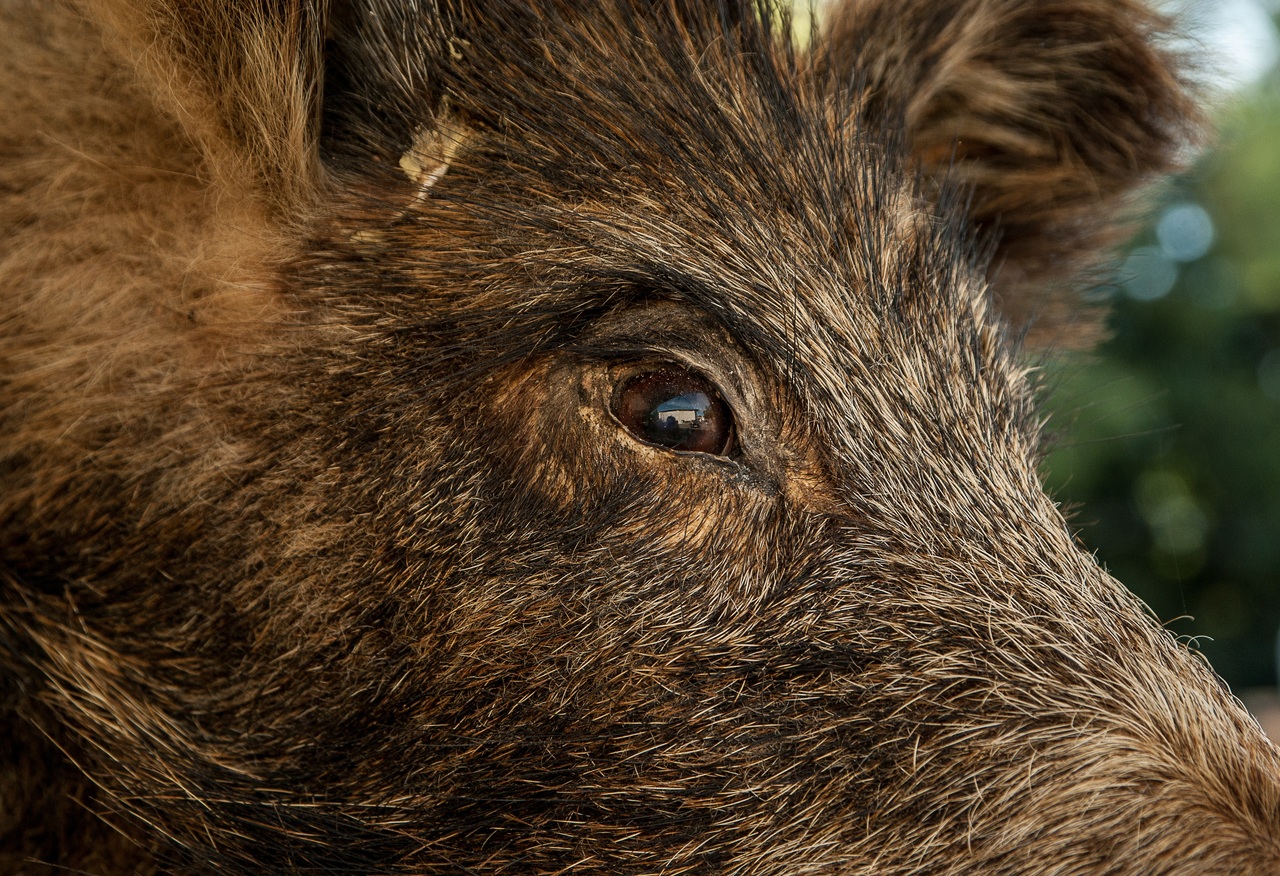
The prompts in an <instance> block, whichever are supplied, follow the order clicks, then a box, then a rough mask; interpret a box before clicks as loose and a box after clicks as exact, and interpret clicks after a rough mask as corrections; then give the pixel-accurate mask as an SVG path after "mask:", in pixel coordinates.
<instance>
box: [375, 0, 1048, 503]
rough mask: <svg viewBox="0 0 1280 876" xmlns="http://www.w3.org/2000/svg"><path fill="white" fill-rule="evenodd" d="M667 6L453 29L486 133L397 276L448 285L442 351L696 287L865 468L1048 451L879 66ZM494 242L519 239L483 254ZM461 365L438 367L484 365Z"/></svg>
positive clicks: (433, 287) (537, 345)
mask: <svg viewBox="0 0 1280 876" xmlns="http://www.w3.org/2000/svg"><path fill="white" fill-rule="evenodd" d="M663 26H664V25H663V23H661V22H658V23H655V22H652V21H648V20H646V21H643V22H640V21H623V20H620V19H617V18H611V17H609V16H606V15H602V16H601V18H600V20H593V21H591V22H587V23H583V22H575V23H574V24H573V25H572V26H571V24H570V23H568V22H560V23H559V24H558V25H557V26H556V27H554V28H550V27H548V28H547V29H546V30H539V31H538V32H539V33H540V34H541V36H540V40H541V44H540V48H541V51H537V52H519V53H517V52H514V51H511V48H510V46H508V45H506V44H505V43H502V42H498V43H496V44H495V43H494V42H493V36H492V35H491V34H489V35H486V36H487V41H486V39H481V38H479V37H477V38H475V39H466V38H459V39H457V40H456V41H455V44H456V45H460V46H462V47H463V48H462V49H461V50H460V51H461V52H462V54H463V60H462V62H461V65H460V67H458V68H450V69H449V70H447V71H443V72H442V73H441V79H442V80H443V81H445V82H446V83H448V87H447V88H446V89H445V90H446V92H447V94H446V95H445V97H444V98H443V99H442V101H441V104H440V106H442V107H447V112H448V114H449V119H450V120H449V121H448V122H447V123H445V124H454V121H453V120H454V119H459V118H461V119H465V120H466V124H467V125H468V126H470V127H471V128H473V129H474V130H476V131H478V132H479V133H477V134H476V135H475V137H474V139H473V140H471V141H470V142H469V143H468V144H467V146H465V147H464V149H463V152H462V154H461V155H459V156H457V157H456V159H455V160H454V166H453V167H452V168H451V169H450V170H449V172H448V174H447V175H445V176H444V177H443V179H442V180H441V181H440V182H437V183H436V184H435V185H434V186H433V187H432V188H431V190H430V191H429V192H428V193H427V195H426V197H425V198H423V199H422V200H421V201H418V202H416V203H415V204H414V205H413V207H412V208H411V213H412V214H413V215H414V216H415V217H416V219H417V225H416V226H415V227H412V228H410V229H408V230H405V231H403V234H404V236H403V237H395V238H392V239H391V240H388V239H387V238H383V239H382V240H381V241H380V245H379V247H378V252H377V254H376V260H377V263H378V269H379V270H380V271H383V272H387V273H389V274H390V276H389V277H384V278H382V280H381V285H382V287H383V288H395V287H401V288H403V289H404V290H405V295H406V296H412V295H414V294H416V295H418V296H419V297H420V298H421V300H423V301H425V302H428V303H430V304H431V305H432V306H433V307H435V306H436V305H437V304H438V299H439V297H444V298H446V299H450V305H449V307H448V308H446V311H447V312H446V313H445V314H444V316H443V317H441V316H440V315H439V314H434V313H433V314H429V315H427V316H425V317H420V316H417V315H415V316H414V317H412V318H414V319H416V318H425V319H426V320H427V321H428V322H429V323H431V326H430V330H429V331H427V332H426V335H425V336H427V337H431V338H432V339H433V340H436V339H437V338H438V333H440V332H443V333H446V334H452V335H453V336H454V337H453V342H452V343H448V344H444V345H441V344H438V343H437V344H436V345H435V348H434V349H433V350H429V351H423V353H422V354H423V355H425V356H427V357H429V358H432V359H435V360H437V365H438V359H439V358H440V357H442V356H443V357H449V356H462V355H466V356H470V357H474V358H473V361H476V360H478V361H483V362H486V363H488V364H489V365H491V366H493V365H501V364H504V363H507V362H511V361H514V360H517V359H519V358H521V357H524V356H528V355H530V354H532V353H534V352H536V351H537V350H539V349H545V347H547V346H549V345H554V344H555V343H557V342H560V343H568V342H570V341H571V340H572V337H573V333H575V332H577V331H580V330H581V328H582V327H583V326H584V324H585V321H586V320H589V319H590V318H591V317H592V316H593V315H596V314H599V313H601V312H603V311H605V310H607V309H608V308H610V307H618V306H626V305H627V304H628V303H636V302H638V301H641V300H644V299H646V298H652V297H660V298H668V299H675V300H679V301H683V302H685V303H686V304H687V305H689V306H692V307H694V308H697V309H700V310H702V311H704V312H707V313H709V314H712V315H713V316H714V317H715V318H716V319H717V320H719V321H720V322H721V324H722V325H724V326H725V327H726V328H727V329H728V330H729V332H730V333H731V335H732V336H733V338H734V340H735V341H736V342H737V344H738V345H739V346H740V347H741V348H742V349H744V350H747V351H749V352H750V356H751V357H752V359H754V360H755V362H756V363H757V364H758V365H759V367H760V369H761V370H762V371H763V372H765V373H766V374H769V375H772V376H773V379H774V380H776V379H778V376H779V375H786V381H785V382H786V384H787V386H786V391H787V392H788V393H789V394H791V396H792V397H793V399H794V401H796V402H798V404H799V407H800V408H801V409H802V410H803V411H804V415H805V416H806V417H807V418H808V422H809V424H810V427H811V428H812V429H813V430H814V431H815V432H816V435H815V438H816V439H817V440H820V441H821V442H822V443H823V444H824V445H827V450H826V451H824V452H827V453H830V454H832V455H833V459H834V460H835V461H836V463H837V466H838V467H840V468H844V469H846V471H844V472H843V473H842V474H841V477H848V476H849V474H850V473H851V472H854V471H860V472H861V475H862V484H861V486H862V492H863V493H874V492H878V491H880V490H885V489H888V487H889V485H888V484H886V483H885V482H884V473H885V467H884V465H883V459H884V458H886V457H897V458H900V459H901V458H914V459H916V460H917V463H916V465H917V468H918V467H919V466H920V464H921V462H920V461H926V460H928V461H932V463H936V464H942V465H952V464H954V462H955V461H957V460H958V461H959V462H962V463H964V464H965V465H966V466H967V467H970V468H973V467H976V468H978V469H980V470H988V469H991V468H992V464H991V462H990V461H989V460H988V459H987V457H989V456H991V455H996V456H998V457H1003V458H1005V459H1008V460H1012V461H1013V463H1014V464H1015V465H1016V466H1018V467H1020V468H1030V467H1032V466H1033V465H1034V446H1035V433H1036V428H1035V424H1034V422H1033V420H1032V418H1031V417H1030V416H1029V413H1028V411H1029V406H1028V390H1027V386H1026V381H1025V380H1024V379H1023V376H1022V374H1021V372H1020V371H1019V370H1018V369H1017V367H1016V365H1015V363H1014V362H1013V360H1012V358H1011V356H1010V354H1009V352H1008V350H1007V347H1008V345H1007V344H1006V343H1005V341H1004V340H1003V339H1002V338H1001V337H1000V332H999V329H998V327H997V326H996V324H995V320H994V318H993V317H992V316H990V315H989V314H988V312H987V295H988V293H987V289H986V284H985V280H984V273H985V270H986V256H985V254H984V252H983V250H982V248H981V247H979V246H978V245H977V244H976V243H975V242H974V240H973V238H972V232H971V231H970V229H969V225H968V223H967V222H966V221H965V217H964V215H963V196H962V193H957V192H955V191H950V190H948V188H947V186H946V185H945V184H944V185H942V186H941V187H940V186H939V185H938V184H936V183H929V182H927V181H925V180H923V179H922V178H921V177H920V176H919V175H918V173H917V172H916V170H915V169H914V168H913V167H912V166H911V164H910V163H909V159H908V156H907V154H906V146H905V144H904V143H903V141H902V137H901V135H900V134H898V133H895V132H896V131H898V130H899V127H898V126H895V125H894V121H895V120H894V117H893V114H892V113H891V112H890V111H887V110H885V109H884V108H880V109H875V110H873V109H871V108H868V107H867V106H866V101H865V100H864V94H863V91H862V89H861V88H860V86H859V83H858V81H857V80H856V79H852V78H850V79H848V80H839V79H834V78H830V77H823V76H819V75H817V74H813V73H810V72H807V71H805V70H804V69H802V68H801V66H800V62H799V61H797V59H796V58H795V57H793V56H792V54H791V52H790V50H789V49H788V48H787V47H786V46H785V45H783V44H782V43H781V42H780V37H778V36H776V35H774V34H770V33H769V32H768V31H767V29H756V28H748V29H744V30H742V31H733V32H732V33H731V32H730V31H728V30H726V31H725V32H724V33H723V34H721V35H720V36H719V38H718V39H716V40H712V41H711V43H710V46H707V45H694V44H693V43H691V42H689V41H688V39H687V35H681V34H679V33H676V32H672V33H656V32H654V29H656V28H660V27H663ZM744 43H745V45H744ZM445 112H446V110H443V109H442V110H441V111H440V113H439V115H440V117H443V115H444V113H445ZM433 123H435V124H440V122H439V120H438V119H437V120H436V121H435V122H433V121H432V120H431V119H428V120H427V121H426V122H425V124H427V125H430V124H433ZM422 124H423V123H421V122H420V123H419V124H418V125H416V126H415V125H410V124H408V123H406V124H405V125H404V126H403V127H404V128H405V129H414V128H416V129H419V130H420V129H421V127H422ZM383 147H384V151H395V150H396V149H401V148H404V144H403V143H399V144H383ZM356 164H358V162H356ZM940 188H941V190H939V189H940ZM477 247H484V248H487V249H488V250H489V251H490V252H491V253H498V254H501V258H496V259H489V260H486V261H485V263H484V264H483V265H478V264H477V261H478V260H476V259H474V258H468V256H469V255H470V254H471V253H473V252H475V251H476V248H477ZM530 278H533V279H534V280H535V283H533V284H531V283H530V282H529V281H530ZM531 285H532V290H531V288H530V287H531ZM459 334H461V335H462V337H458V336H457V335H459ZM437 365H433V366H432V367H431V368H426V367H423V368H421V369H420V373H423V372H430V373H442V372H447V373H449V374H452V375H456V376H458V378H459V379H462V378H464V377H466V376H467V375H472V374H473V372H472V371H470V369H465V368H464V369H457V368H453V367H449V368H445V367H443V366H440V367H437ZM467 379H470V378H469V377H467ZM819 436H820V437H819ZM949 457H954V459H952V460H950V461H948V458H949ZM872 458H874V459H877V462H876V464H873V465H868V464H867V461H868V459H872ZM898 485H900V483H898V484H894V486H898Z"/></svg>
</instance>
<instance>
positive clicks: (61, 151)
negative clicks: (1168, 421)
mask: <svg viewBox="0 0 1280 876" xmlns="http://www.w3.org/2000/svg"><path fill="white" fill-rule="evenodd" d="M827 20H828V21H829V24H828V26H827V27H826V29H825V30H823V31H821V32H819V33H816V34H811V35H809V39H808V41H807V42H805V41H797V40H795V39H793V35H792V34H791V32H790V29H789V25H788V24H786V22H785V18H784V17H783V16H781V15H779V14H778V12H777V10H775V9H772V8H769V7H767V6H764V5H758V4H756V3H754V2H751V0H719V2H694V0H687V2H685V0H604V2H595V0H592V2H576V0H527V2H522V3H516V2H508V0H485V2H483V3H480V2H474V3H472V2H467V0H456V2H445V0H399V2H395V0H349V2H337V0H335V2H333V3H332V4H331V3H327V2H324V0H272V2H258V0H245V2H241V0H181V2H180V0H132V2H126V0H0V34H2V44H3V50H0V107H3V110H4V114H5V115H4V124H3V125H0V228H2V229H3V234H2V235H0V435H2V436H3V437H2V438H0V454H2V455H0V550H2V553H0V645H2V647H0V671H2V674H0V708H2V710H3V718H2V720H0V752H3V754H2V755H0V758H2V759H0V870H3V871H4V872H6V873H22V874H36V873H40V874H53V873H64V872H78V873H90V874H99V876H107V874H134V873H143V874H145V873H161V872H163V873H243V874H247V873H319V872H334V873H337V872H341V873H385V874H390V873H405V874H437V873H438V874H445V873H449V874H454V873H471V874H480V873H486V874H499V873H510V874H515V873H528V874H553V873H555V874H564V873H574V874H679V873H742V874H748V873H749V874H754V876H767V874H776V876H783V874H786V876H796V874H819V873H822V874H834V873H840V874H865V876H872V874H875V876H893V874H898V876H905V874H923V873H929V874H957V876H958V874H990V876H1011V874H1041V876H1068V874H1070V876H1083V874H1103V873H1106V874H1130V876H1138V874H1157V873H1158V874H1203V873H1232V874H1247V876H1266V874H1275V873H1277V872H1280V756H1278V755H1277V751H1276V749H1275V748H1273V747H1272V746H1271V744H1270V743H1269V742H1268V741H1267V740H1266V739H1265V738H1264V737H1263V736H1262V734H1261V732H1260V731H1259V730H1258V728H1257V726H1256V725H1255V724H1254V723H1253V722H1252V720H1251V719H1250V718H1249V717H1248V715H1246V713H1245V712H1244V711H1243V709H1242V708H1241V707H1240V706H1239V704H1238V703H1237V702H1236V701H1235V700H1233V699H1232V697H1231V696H1230V694H1229V693H1228V692H1227V691H1226V690H1225V689H1224V688H1223V686H1222V685H1221V684H1220V683H1219V681H1218V680H1217V679H1216V678H1215V677H1214V676H1213V675H1212V673H1211V672H1210V671H1209V670H1208V669H1207V668H1206V667H1205V666H1204V665H1203V664H1202V663H1201V662H1200V661H1198V660H1197V659H1195V658H1194V657H1193V656H1192V655H1190V654H1189V653H1188V652H1187V650H1186V649H1185V648H1184V647H1183V646H1181V645H1180V644H1179V643H1177V642H1176V641H1174V640H1173V639H1172V638H1171V637H1170V636H1169V635H1168V634H1166V633H1165V632H1164V631H1163V630H1162V629H1161V628H1160V627H1159V625H1158V624H1157V623H1155V622H1154V621H1153V620H1152V619H1151V618H1150V617H1149V616H1148V615H1147V613H1146V612H1145V610H1144V609H1143V607H1142V606H1141V605H1140V604H1139V603H1138V602H1137V601H1136V600H1135V599H1134V598H1133V597H1131V596H1130V595H1129V594H1128V593H1127V592H1126V591H1125V590H1124V589H1123V588H1122V587H1121V585H1120V584H1118V583H1117V582H1115V581H1114V580H1112V579H1111V578H1110V577H1108V576H1107V575H1106V574H1105V572H1103V571H1102V570H1101V569H1100V568H1099V567H1098V565H1097V564H1096V563H1095V562H1094V560H1093V559H1092V558H1091V557H1090V556H1089V554H1088V553H1086V552H1085V551H1084V550H1082V549H1081V547H1080V546H1079V545H1078V544H1076V543H1075V541H1074V539H1073V536H1072V533H1071V531H1070V529H1069V528H1068V526H1067V524H1066V523H1065V522H1064V520H1063V518H1062V516H1061V514H1060V513H1059V512H1058V510H1057V508H1056V507H1055V505H1054V503H1053V502H1052V501H1051V500H1050V499H1049V498H1048V497H1046V495H1045V494H1044V492H1043V491H1042V489H1041V487H1040V485H1039V483H1038V480H1037V477H1036V465H1037V461H1038V452H1039V451H1038V447H1039V443H1040V441H1039V436H1038V425H1037V420H1036V416H1035V413H1034V411H1033V408H1032V403H1031V399H1032V388H1031V387H1030V386H1029V382H1028V378H1027V375H1026V372H1025V371H1024V370H1023V368H1022V366H1021V365H1020V364H1019V361H1018V358H1017V355H1016V351H1015V349H1014V347H1013V344H1012V342H1011V341H1010V338H1011V337H1013V336H1016V335H1017V334H1019V333H1021V332H1024V331H1025V330H1027V326H1028V320H1029V319H1030V318H1031V317H1033V316H1039V317H1040V318H1039V321H1038V322H1034V323H1031V328H1030V332H1031V335H1030V337H1031V338H1032V339H1033V340H1034V341H1035V342H1036V343H1039V342H1041V341H1044V340H1048V341H1051V342H1060V343H1066V342H1072V343H1074V342H1076V341H1079V340H1081V339H1082V338H1084V337H1085V336H1087V335H1088V334H1089V333H1090V325H1091V322H1090V320H1091V319H1092V317H1090V316H1089V315H1088V314H1087V312H1086V311H1084V310H1082V309H1081V307H1080V305H1079V304H1078V303H1076V300H1075V299H1074V298H1073V297H1072V294H1071V292H1070V290H1071V289H1073V288H1074V287H1075V286H1077V285H1080V284H1081V283H1082V278H1087V276H1088V275H1089V273H1090V272H1091V271H1092V270H1093V268H1094V267H1095V266H1096V264H1097V263H1098V260H1099V259H1100V258H1101V257H1102V254H1103V250H1104V249H1105V247H1106V246H1107V245H1109V244H1110V243H1111V242H1113V241H1114V240H1115V239H1117V236H1118V235H1119V234H1120V233H1121V232H1122V230H1123V223H1124V219H1125V217H1126V214H1127V213H1128V212H1129V209H1130V207H1131V204H1132V201H1133V197H1134V196H1135V194H1136V193H1137V192H1139V191H1140V190H1141V188H1142V186H1143V185H1144V184H1146V183H1148V182H1149V181H1151V180H1153V179H1154V178H1156V177H1157V176H1159V175H1160V174H1162V173H1165V172H1167V171H1168V170H1170V169H1171V167H1172V165H1173V164H1174V163H1175V160H1176V158H1177V156H1178V155H1179V154H1181V153H1182V151H1183V150H1184V149H1185V144H1186V143H1187V142H1188V140H1189V139H1194V137H1195V136H1196V132H1197V124H1198V122H1197V113H1196V110H1195V108H1194V105H1193V103H1192V100H1191V98H1190V97H1189V93H1188V90H1187V88H1186V85H1185V82H1184V80H1183V74H1182V73H1180V71H1179V67H1178V62H1177V59H1176V57H1175V56H1174V54H1173V53H1172V52H1171V50H1170V49H1169V48H1168V46H1169V45H1170V43H1169V41H1168V37H1167V30H1168V28H1167V23H1166V22H1165V21H1164V20H1163V19H1162V18H1160V17H1159V16H1157V15H1156V14H1154V13H1152V12H1151V11H1149V10H1148V9H1147V8H1145V7H1144V6H1142V5H1140V4H1139V3H1138V2H1136V0H1047V2H1046V0H892V2H890V0H845V2H844V3H843V4H839V5H837V6H836V7H835V8H833V9H832V10H830V15H829V18H828V19H827ZM801 43H803V44H805V45H806V46H807V48H806V49H804V50H799V49H796V48H794V46H796V45H798V44H801Z"/></svg>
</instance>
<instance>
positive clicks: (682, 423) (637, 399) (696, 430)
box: [613, 366, 733, 456]
mask: <svg viewBox="0 0 1280 876" xmlns="http://www.w3.org/2000/svg"><path fill="white" fill-rule="evenodd" d="M613 413H614V416H616V417H617V418H618V420H619V421H620V422H621V423H622V425H624V426H626V427H627V429H628V430H629V431H630V432H631V433H632V434H633V435H635V436H636V437H637V438H639V439H640V440H641V441H645V442H648V443H649V444H657V445H659V446H660V447H669V448H671V449H672V450H685V451H694V452H698V453H712V454H715V455H717V456H724V455H727V454H728V453H729V451H730V450H731V449H732V447H733V417H732V415H731V414H730V413H729V406H728V405H727V404H725V402H724V400H723V399H722V398H721V397H720V394H719V393H718V392H716V389H715V387H714V386H712V385H711V383H710V382H708V381H707V380H705V379H703V378H702V377H700V376H698V375H697V374H694V373H693V372H691V371H686V370H684V369H683V368H677V367H675V366H671V367H668V368H662V369H659V370H656V371H649V372H645V373H643V374H637V375H635V376H634V377H631V378H629V379H628V380H626V381H625V382H624V383H623V384H622V385H621V386H619V387H618V390H617V392H615V393H614V398H613Z"/></svg>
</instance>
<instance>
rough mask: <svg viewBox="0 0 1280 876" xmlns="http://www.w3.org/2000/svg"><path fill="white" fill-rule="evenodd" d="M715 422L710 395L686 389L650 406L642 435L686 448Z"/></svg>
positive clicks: (694, 442) (713, 425) (669, 444)
mask: <svg viewBox="0 0 1280 876" xmlns="http://www.w3.org/2000/svg"><path fill="white" fill-rule="evenodd" d="M715 426H716V423H715V412H714V411H713V410H712V406H711V399H709V398H707V394H706V393H705V392H690V393H686V394H684V395H677V396H674V397H672V398H669V399H667V400H666V401H664V402H660V403H659V404H657V405H655V406H654V408H653V410H652V411H650V412H649V416H648V418H647V420H646V423H645V438H646V439H647V440H649V441H652V442H653V443H654V444H661V445H663V446H664V447H675V448H680V449H687V447H688V445H690V444H697V443H699V442H698V438H699V437H700V436H701V433H702V432H705V431H706V430H707V429H714V428H715Z"/></svg>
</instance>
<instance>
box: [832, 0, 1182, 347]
mask: <svg viewBox="0 0 1280 876" xmlns="http://www.w3.org/2000/svg"><path fill="white" fill-rule="evenodd" d="M1169 33H1170V22H1169V21H1168V20H1166V19H1165V18H1163V17H1162V16H1160V15H1157V14H1156V13H1154V12H1153V11H1152V10H1151V9H1149V8H1148V7H1147V6H1146V5H1145V4H1143V3H1140V2H1137V0H1049V2H1041V0H849V2H846V3H845V4H844V5H843V6H842V7H840V8H838V9H836V10H833V12H832V15H831V18H830V24H829V27H828V28H827V30H826V35H825V39H824V40H822V41H821V46H822V48H820V49H819V51H818V57H817V59H816V60H817V62H818V66H819V67H820V68H822V69H825V71H826V72H827V73H828V74H831V75H836V76H845V77H848V76H861V77H865V85H866V88H867V91H866V95H867V107H866V112H867V113H868V114H869V115H871V116H872V117H874V116H876V115H879V116H880V117H881V118H882V119H884V120H886V121H888V120H893V121H899V120H904V121H905V126H906V133H907V137H908V143H909V148H910V151H911V153H912V154H913V156H914V157H915V159H916V161H917V162H918V164H919V165H920V166H921V168H922V169H923V170H924V172H925V173H926V174H927V175H929V176H932V177H934V178H936V179H939V180H940V179H942V178H944V177H949V178H950V179H952V180H956V181H958V182H960V183H962V184H964V185H967V186H968V187H970V188H971V190H972V208H971V213H970V215H971V217H972V220H973V222H974V223H976V225H977V226H978V230H979V231H980V232H986V233H988V234H990V233H994V234H995V235H996V239H997V240H998V244H997V249H996V252H995V258H994V259H993V262H992V281H993V289H994V292H995V296H996V299H997V302H998V303H999V305H1000V306H1001V307H1002V309H1003V311H1004V314H1005V316H1006V317H1007V318H1008V319H1009V321H1010V322H1011V323H1012V324H1014V325H1025V324H1026V323H1027V321H1028V320H1029V319H1030V318H1032V317H1037V318H1038V319H1037V323H1036V324H1035V325H1034V326H1033V329H1032V340H1033V341H1035V340H1042V341H1045V342H1050V343H1058V344H1061V343H1064V342H1065V343H1068V344H1077V345H1078V344H1080V343H1086V342H1088V340H1090V339H1091V338H1090V337H1089V336H1090V335H1092V334H1094V331H1093V330H1092V329H1094V328H1096V323H1097V322H1098V320H1096V319H1095V320H1092V321H1091V320H1090V319H1088V318H1083V319H1082V318H1080V317H1079V315H1078V314H1079V313H1080V307H1079V305H1078V303H1077V302H1073V301H1070V300H1068V298H1069V295H1068V293H1065V292H1063V291H1062V290H1066V289H1068V288H1069V287H1071V286H1072V284H1073V283H1078V282H1079V281H1080V280H1081V279H1082V278H1083V276H1084V275H1086V274H1087V273H1088V272H1089V271H1090V269H1091V268H1094V267H1096V266H1097V264H1098V263H1099V261H1100V258H1101V257H1102V256H1103V255H1104V254H1105V251H1106V249H1107V248H1108V247H1110V246H1112V245H1114V244H1115V243H1116V242H1118V240H1119V239H1120V237H1121V236H1122V235H1123V234H1124V233H1125V232H1126V230H1127V222H1126V219H1132V218H1133V213H1134V210H1133V207H1134V205H1133V203H1132V200H1133V195H1134V194H1135V193H1136V192H1137V191H1139V190H1140V188H1141V187H1142V185H1143V184H1144V183H1147V182H1149V181H1151V180H1152V179H1154V178H1155V177H1157V176H1159V175H1160V174H1164V173H1168V172H1169V171H1171V170H1173V169H1175V166H1176V165H1177V164H1178V162H1179V159H1181V158H1185V157H1186V154H1187V151H1186V150H1187V144H1188V141H1189V140H1190V139H1194V137H1195V135H1196V132H1197V130H1198V126H1199V123H1200V121H1201V118H1200V115H1199V112H1198V110H1197V109H1196V104H1195V102H1194V100H1193V95H1192V90H1191V89H1189V88H1188V84H1187V80H1186V79H1185V78H1184V76H1183V74H1182V73H1181V71H1180V66H1179V59H1178V57H1177V55H1176V53H1175V52H1174V51H1173V50H1172V49H1171V48H1170V46H1169ZM1055 290H1056V291H1055ZM1073 312H1075V314H1076V315H1075V316H1073V315H1072V314H1073ZM1095 316H1096V314H1095ZM1091 322H1092V323H1093V325H1091ZM1073 323H1074V325H1073Z"/></svg>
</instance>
